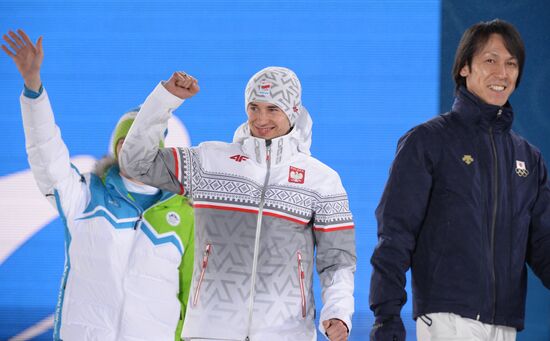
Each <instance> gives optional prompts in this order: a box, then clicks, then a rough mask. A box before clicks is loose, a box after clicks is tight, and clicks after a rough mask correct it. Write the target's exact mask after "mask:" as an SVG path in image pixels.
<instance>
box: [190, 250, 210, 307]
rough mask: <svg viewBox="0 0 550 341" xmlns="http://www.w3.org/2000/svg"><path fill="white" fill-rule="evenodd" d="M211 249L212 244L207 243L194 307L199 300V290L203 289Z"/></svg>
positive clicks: (194, 297)
mask: <svg viewBox="0 0 550 341" xmlns="http://www.w3.org/2000/svg"><path fill="white" fill-rule="evenodd" d="M211 251H212V244H206V247H205V248H204V253H203V255H202V267H201V275H200V276H199V283H197V288H196V289H195V295H194V296H193V307H194V306H196V305H197V302H198V301H199V292H200V290H201V284H202V280H203V279H204V273H205V272H206V267H207V266H208V257H209V256H210V252H211Z"/></svg>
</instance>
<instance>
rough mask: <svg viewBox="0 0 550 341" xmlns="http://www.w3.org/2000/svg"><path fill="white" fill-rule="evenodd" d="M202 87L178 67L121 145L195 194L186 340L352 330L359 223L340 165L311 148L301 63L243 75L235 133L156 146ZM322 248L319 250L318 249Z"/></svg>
mask: <svg viewBox="0 0 550 341" xmlns="http://www.w3.org/2000/svg"><path fill="white" fill-rule="evenodd" d="M198 91H199V86H198V82H197V80H196V79H194V78H193V77H191V76H189V75H187V74H185V73H183V72H176V73H174V74H173V75H172V77H171V78H170V79H169V80H168V81H167V82H162V83H161V84H159V85H158V86H157V87H156V88H155V89H154V90H153V92H152V93H151V94H150V95H149V97H148V98H147V100H146V101H145V103H144V104H143V106H142V108H141V110H140V112H139V114H138V116H137V118H136V121H135V123H134V125H133V126H132V128H131V130H130V133H129V134H128V136H127V138H126V140H125V142H124V145H123V147H122V150H121V155H120V161H121V166H122V167H123V169H124V170H125V171H126V172H127V173H128V174H130V176H132V177H134V178H136V179H138V180H139V181H142V182H144V183H147V184H149V185H152V186H156V187H159V188H163V189H165V190H168V191H172V192H175V193H180V194H185V195H187V196H189V197H191V198H193V201H194V207H195V221H196V226H197V227H196V239H195V245H196V247H195V268H194V274H193V281H192V284H191V285H192V288H191V293H190V295H189V303H188V310H187V315H186V318H185V330H184V333H183V337H184V338H186V339H188V340H195V339H200V340H204V339H207V340H246V341H250V340H289V341H290V340H292V341H296V340H298V341H299V340H308V341H312V340H316V330H315V326H314V316H315V307H314V299H313V289H312V271H313V262H314V261H316V264H317V271H318V273H319V277H320V280H321V286H322V298H323V303H324V306H323V308H322V310H321V315H320V321H321V323H320V326H319V330H320V331H321V332H322V333H323V334H325V335H326V336H327V337H328V338H329V339H330V340H346V339H347V338H348V335H349V331H350V330H351V317H352V314H353V311H354V298H353V289H354V272H355V266H356V254H355V232H354V223H353V218H352V215H351V212H350V210H349V204H348V197H347V194H346V191H345V190H344V188H343V186H342V183H341V181H340V178H339V176H338V174H337V173H336V172H335V171H334V170H332V169H331V168H329V167H328V166H326V165H325V164H323V163H322V162H320V161H318V160H317V159H315V158H313V157H312V156H311V155H310V151H309V147H310V145H311V126H312V121H311V118H310V116H309V114H308V112H307V111H306V110H305V108H304V107H303V106H302V104H301V84H300V81H299V80H298V78H297V77H296V75H295V74H294V72H292V71H291V70H289V69H287V68H282V67H268V68H266V69H263V70H261V71H259V72H258V73H257V74H255V75H254V76H253V77H252V78H251V79H250V81H249V82H248V85H247V87H246V91H245V109H246V112H247V115H248V121H247V122H245V123H244V124H243V125H241V126H240V127H239V128H238V129H237V131H236V133H235V137H234V141H233V143H223V142H205V143H202V144H200V145H199V146H197V147H192V148H159V146H158V143H156V142H155V141H158V138H159V137H160V136H161V135H162V132H163V131H164V129H165V128H166V124H167V121H168V119H169V118H170V115H171V113H172V111H173V110H175V109H176V108H178V107H179V106H180V104H181V103H182V102H183V100H184V99H188V98H190V97H192V96H194V95H195V94H196V93H197V92H198ZM315 249H316V257H315V256H314V251H315Z"/></svg>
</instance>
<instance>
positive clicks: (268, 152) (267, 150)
mask: <svg viewBox="0 0 550 341" xmlns="http://www.w3.org/2000/svg"><path fill="white" fill-rule="evenodd" d="M270 159H271V140H265V160H266V161H269V160H270Z"/></svg>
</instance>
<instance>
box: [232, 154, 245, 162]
mask: <svg viewBox="0 0 550 341" xmlns="http://www.w3.org/2000/svg"><path fill="white" fill-rule="evenodd" d="M229 158H230V159H231V160H235V161H237V162H241V161H246V160H248V156H244V155H239V154H237V155H233V156H230V157H229Z"/></svg>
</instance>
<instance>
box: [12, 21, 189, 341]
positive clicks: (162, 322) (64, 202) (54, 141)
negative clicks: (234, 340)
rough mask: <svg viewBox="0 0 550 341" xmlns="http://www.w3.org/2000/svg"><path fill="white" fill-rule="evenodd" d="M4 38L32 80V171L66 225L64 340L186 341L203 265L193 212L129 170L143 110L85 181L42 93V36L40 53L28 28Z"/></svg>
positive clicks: (59, 335) (60, 333)
mask: <svg viewBox="0 0 550 341" xmlns="http://www.w3.org/2000/svg"><path fill="white" fill-rule="evenodd" d="M3 38H4V40H5V41H6V43H7V44H8V45H9V46H10V47H11V50H10V49H9V48H8V47H7V46H4V45H2V49H3V50H4V52H6V54H7V55H8V56H10V57H11V58H12V59H13V60H14V62H15V65H16V66H17V69H18V70H19V72H20V73H21V75H22V77H23V80H24V82H25V84H24V85H25V88H24V91H23V94H22V95H21V112H22V115H23V125H24V130H25V142H26V149H27V154H28V159H29V164H30V166H31V170H32V172H33V175H34V178H35V180H36V182H37V184H38V187H39V188H40V191H41V192H42V193H43V194H44V195H45V196H46V198H48V199H49V200H50V202H51V203H52V204H53V205H54V207H56V208H57V210H58V211H59V215H60V216H61V218H62V219H63V222H64V223H65V225H66V245H65V247H66V259H65V271H64V275H63V279H62V286H61V291H60V294H59V302H58V305H57V309H56V318H55V326H54V335H53V337H54V340H64V341H72V340H78V341H80V340H102V341H122V340H126V341H130V340H131V341H138V340H142V341H146V340H147V341H149V340H180V334H181V329H182V325H183V316H184V314H185V307H186V304H187V296H188V293H189V284H190V280H191V273H192V264H193V242H194V239H193V209H192V207H191V206H190V205H189V203H188V201H187V199H186V198H185V197H182V196H179V195H174V194H173V193H170V192H163V191H161V190H159V189H158V188H154V187H151V186H147V185H145V184H143V183H140V182H137V181H135V180H133V179H132V178H130V177H129V176H128V175H126V174H124V172H121V171H120V169H119V167H118V165H117V161H116V156H117V154H118V151H119V150H120V148H121V146H122V141H124V138H125V136H126V134H127V132H128V130H129V128H130V126H131V125H132V122H133V118H132V116H133V115H135V112H132V113H128V114H126V115H124V116H123V117H122V119H121V120H120V121H119V123H118V124H117V127H116V128H115V131H114V134H113V137H114V138H113V144H112V148H113V152H114V155H115V159H112V162H111V163H110V164H106V163H99V165H100V167H98V168H102V169H101V170H98V171H99V173H102V174H98V172H95V173H88V174H80V172H79V171H78V169H76V167H73V166H72V165H71V163H70V159H69V152H68V150H67V147H66V146H65V144H64V143H63V140H62V139H61V133H60V130H59V127H57V126H56V125H55V121H54V116H53V111H52V108H51V106H50V102H49V98H48V94H47V92H46V90H45V89H44V88H43V86H42V81H41V78H40V67H41V64H42V59H43V49H42V38H39V39H38V41H37V43H36V45H35V44H33V43H32V42H31V41H30V39H29V38H28V36H27V35H26V34H25V32H23V31H22V30H18V32H17V34H16V33H15V32H9V33H8V35H4V37H3ZM162 140H163V137H160V138H159V139H158V140H157V145H158V144H159V141H162Z"/></svg>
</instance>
